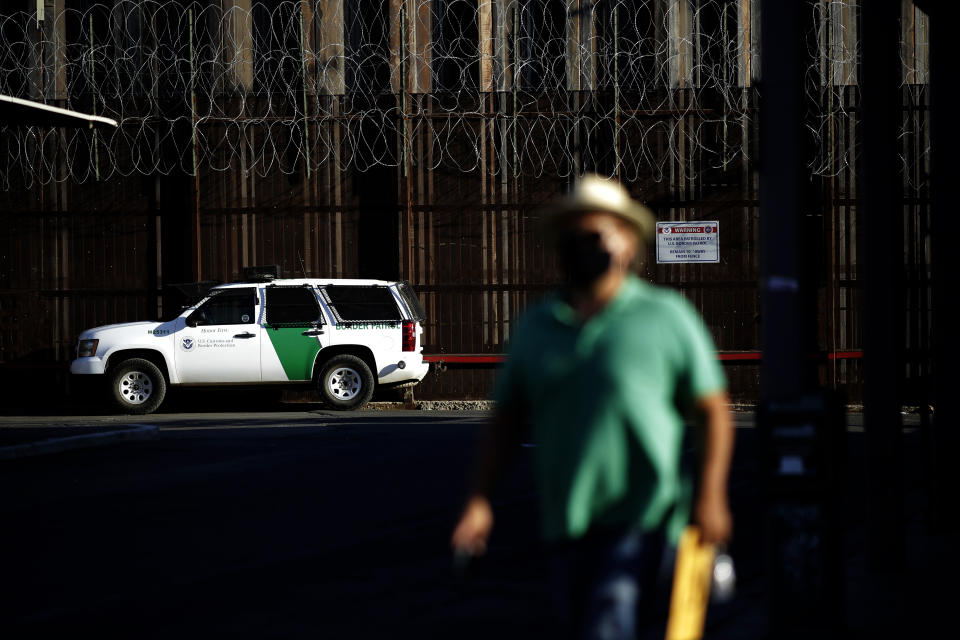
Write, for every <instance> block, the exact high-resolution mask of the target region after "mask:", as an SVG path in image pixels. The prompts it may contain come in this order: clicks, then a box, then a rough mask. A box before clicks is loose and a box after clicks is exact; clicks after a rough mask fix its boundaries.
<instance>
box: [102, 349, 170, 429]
mask: <svg viewBox="0 0 960 640" xmlns="http://www.w3.org/2000/svg"><path fill="white" fill-rule="evenodd" d="M110 391H111V393H112V394H113V401H114V403H115V404H116V405H117V407H119V408H120V410H121V411H123V412H124V413H132V414H136V415H143V414H145V413H153V412H154V411H156V410H157V407H159V406H160V403H161V402H163V397H164V396H165V395H166V394H167V381H166V380H165V379H164V377H163V374H162V373H161V372H160V369H158V368H157V365H155V364H153V363H152V362H150V361H149V360H144V359H143V358H131V359H129V360H124V361H123V362H121V363H120V364H118V365H117V366H116V367H114V368H113V369H111V371H110Z"/></svg>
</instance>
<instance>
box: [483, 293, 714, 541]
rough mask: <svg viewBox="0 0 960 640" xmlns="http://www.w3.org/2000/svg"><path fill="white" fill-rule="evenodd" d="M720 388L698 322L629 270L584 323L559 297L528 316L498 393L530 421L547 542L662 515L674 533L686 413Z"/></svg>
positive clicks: (655, 521)
mask: <svg viewBox="0 0 960 640" xmlns="http://www.w3.org/2000/svg"><path fill="white" fill-rule="evenodd" d="M725 386H726V383H725V379H724V375H723V371H722V369H721V367H720V364H719V362H718V360H717V357H716V350H715V348H714V346H713V341H712V340H711V338H710V335H709V334H708V333H707V331H706V329H705V328H704V326H703V322H702V321H701V319H700V317H699V315H698V314H697V312H696V311H695V310H694V309H693V307H692V306H691V305H690V304H689V303H688V302H687V301H686V299H685V298H683V296H681V295H680V294H679V293H676V292H675V291H672V290H670V289H666V288H663V287H658V286H654V285H651V284H648V283H645V282H643V281H641V280H640V279H639V278H636V277H634V276H630V277H629V278H628V279H627V280H626V282H625V283H624V285H623V287H622V288H621V289H620V291H619V292H618V293H617V295H616V297H615V298H614V299H613V300H612V301H611V302H610V303H609V304H608V305H607V306H606V307H604V308H603V309H602V310H601V311H600V312H598V313H596V314H595V315H593V316H592V317H590V318H589V319H588V320H587V321H586V322H585V323H583V322H581V321H580V319H579V318H578V317H577V314H576V313H575V312H574V310H573V309H572V308H571V307H570V306H569V305H567V304H566V303H565V302H563V301H562V300H561V299H560V298H559V297H557V296H553V297H550V298H547V299H546V300H545V301H544V302H542V303H540V304H539V305H537V306H535V307H534V308H532V309H531V310H530V311H529V312H527V313H526V314H525V315H524V317H523V318H522V319H521V320H520V322H519V324H518V327H517V330H516V332H515V333H514V334H513V337H512V340H511V344H510V348H509V349H508V357H507V361H506V365H505V366H504V369H503V371H502V372H501V374H500V377H499V379H498V382H497V390H496V395H495V397H496V400H497V402H499V403H510V402H520V403H522V405H523V406H524V407H525V409H526V410H527V412H528V415H529V416H530V419H531V421H532V426H533V437H534V441H535V443H536V454H535V457H536V463H535V465H536V466H535V468H536V474H537V480H538V481H539V487H538V488H539V493H540V502H541V504H540V507H541V515H542V519H543V535H544V538H545V539H547V540H548V541H559V540H565V539H572V538H577V537H580V536H582V535H583V534H584V533H585V532H586V531H587V530H588V529H590V528H591V527H599V528H612V527H638V528H640V529H642V530H649V529H652V528H655V527H657V526H659V525H660V524H661V523H664V522H665V518H667V517H668V516H669V521H667V522H666V524H667V530H668V535H669V536H670V537H671V539H672V540H676V538H677V536H678V535H679V533H680V530H681V529H682V527H683V526H684V525H685V524H686V522H687V520H688V519H689V513H690V486H691V485H690V481H689V480H690V479H689V478H684V477H682V475H683V474H681V469H680V457H681V440H682V436H683V428H684V420H683V415H684V414H685V413H686V412H687V411H688V410H689V409H690V408H691V406H692V405H693V403H694V401H695V400H696V399H697V398H700V397H703V396H706V395H709V394H712V393H716V392H721V391H723V390H724V388H725ZM671 510H672V511H671Z"/></svg>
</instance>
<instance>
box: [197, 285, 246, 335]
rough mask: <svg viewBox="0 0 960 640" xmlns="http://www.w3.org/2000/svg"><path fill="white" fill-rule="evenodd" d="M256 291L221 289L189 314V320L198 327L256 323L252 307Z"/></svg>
mask: <svg viewBox="0 0 960 640" xmlns="http://www.w3.org/2000/svg"><path fill="white" fill-rule="evenodd" d="M256 304H257V296H256V289H254V288H253V287H250V288H243V289H221V290H220V291H219V293H216V294H214V296H213V297H212V298H210V299H209V300H207V301H206V302H204V303H203V304H202V305H200V307H199V308H198V309H197V310H196V311H194V312H193V313H191V314H190V320H191V321H193V322H194V323H196V325H197V326H200V325H210V324H252V323H254V322H256V321H257V316H256V314H254V307H255V306H256Z"/></svg>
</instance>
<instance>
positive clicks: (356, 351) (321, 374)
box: [70, 278, 430, 414]
mask: <svg viewBox="0 0 960 640" xmlns="http://www.w3.org/2000/svg"><path fill="white" fill-rule="evenodd" d="M423 320H424V313H423V308H422V307H421V305H420V302H419V300H418V299H417V295H416V293H415V292H414V291H413V288H412V287H411V286H410V284H409V283H407V282H387V281H383V280H322V279H313V278H309V279H295V280H286V279H285V280H269V279H267V280H266V281H260V282H236V283H231V284H224V285H219V286H216V287H213V288H212V289H210V290H209V291H208V292H207V293H206V295H205V297H204V298H203V299H202V300H201V301H200V302H199V303H197V304H195V305H193V306H191V307H188V308H186V309H185V310H184V311H183V313H181V314H180V315H179V316H178V317H177V318H175V319H173V320H170V321H167V322H128V323H124V324H114V325H109V326H104V327H97V328H94V329H89V330H87V331H84V332H83V333H82V334H80V339H79V342H78V344H77V359H76V360H74V361H73V363H72V364H71V366H70V372H71V373H73V374H79V375H100V376H104V375H105V376H106V378H107V380H109V383H110V389H111V390H112V395H113V399H114V400H115V402H116V404H117V405H118V406H119V407H120V408H121V409H122V410H123V411H125V412H127V413H135V414H143V413H150V412H152V411H154V410H156V409H157V407H159V406H160V403H161V402H163V397H164V395H165V394H166V389H167V385H168V384H171V385H251V384H253V385H260V384H278V385H316V387H317V388H318V390H319V391H320V394H321V396H322V397H323V400H324V401H325V402H326V403H327V404H328V405H329V406H331V407H333V408H336V409H345V410H349V409H357V408H359V407H362V406H363V405H364V404H366V403H367V402H368V401H369V400H370V397H371V396H372V395H373V391H374V387H375V386H376V385H381V386H407V385H415V384H416V383H417V382H419V381H420V380H422V379H423V377H424V376H425V375H426V374H427V371H428V369H429V366H430V365H429V364H428V363H425V362H424V361H423V354H422V350H423V349H422V339H421V336H422V334H423V326H422V322H423Z"/></svg>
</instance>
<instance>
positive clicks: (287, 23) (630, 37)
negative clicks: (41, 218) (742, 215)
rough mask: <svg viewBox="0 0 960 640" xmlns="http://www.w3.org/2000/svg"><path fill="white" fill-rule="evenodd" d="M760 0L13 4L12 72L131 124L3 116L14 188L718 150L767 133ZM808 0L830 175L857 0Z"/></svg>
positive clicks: (685, 155) (647, 162)
mask: <svg viewBox="0 0 960 640" xmlns="http://www.w3.org/2000/svg"><path fill="white" fill-rule="evenodd" d="M757 4H758V2H757V1H756V0H753V1H751V0H609V1H606V2H603V1H600V2H586V1H584V2H582V3H581V2H579V1H577V0H390V1H389V2H387V1H384V2H374V1H371V0H356V1H351V0H303V1H301V0H286V1H279V2H270V3H265V2H259V1H257V0H252V1H251V0H223V1H222V2H218V3H201V2H192V3H186V2H182V3H173V2H159V1H150V0H148V1H134V0H115V1H114V2H113V3H112V4H110V5H106V4H96V5H93V6H90V7H89V8H86V9H84V10H78V9H66V10H62V11H59V12H55V13H52V14H51V13H50V12H49V11H48V12H47V14H46V15H45V16H44V21H43V22H42V23H39V22H38V20H37V15H36V14H35V13H33V12H30V13H27V12H17V13H12V14H7V15H2V14H0V37H2V40H3V43H4V46H3V47H2V48H0V93H3V94H6V95H12V96H17V97H23V98H28V99H33V100H41V101H45V102H47V103H51V104H55V105H57V106H63V107H66V108H69V109H75V110H80V111H84V112H87V113H93V114H96V115H104V116H108V117H111V118H114V119H116V120H117V121H118V122H119V124H120V126H119V127H118V128H117V129H116V130H114V131H106V132H105V131H96V132H95V131H91V130H85V129H65V128H61V129H55V128H42V127H7V128H6V129H5V130H4V135H3V136H2V137H0V144H2V146H3V147H4V149H3V152H4V153H3V156H4V160H3V162H4V163H5V165H6V166H5V167H4V171H2V172H0V173H2V177H0V182H2V184H0V188H4V189H9V188H10V176H11V175H12V173H13V172H19V173H20V174H21V175H22V184H23V185H24V186H26V187H30V186H31V185H33V184H36V183H41V184H46V183H49V182H52V181H66V180H72V181H76V182H80V183H82V182H86V181H90V180H106V179H110V178H112V177H116V176H129V175H132V174H143V175H156V174H164V175H167V174H170V173H172V172H185V173H187V174H190V175H197V174H198V173H200V174H202V173H204V172H223V171H230V170H238V169H240V168H241V167H242V168H243V170H244V171H247V172H255V173H256V174H258V175H261V176H266V175H268V174H270V173H272V172H276V171H279V172H283V173H286V174H292V173H296V172H307V173H309V172H310V171H316V170H317V169H318V168H320V167H321V166H325V165H329V164H330V163H333V165H334V166H335V167H337V168H339V169H340V170H351V169H352V170H357V171H365V170H368V169H370V168H371V167H374V166H378V165H379V166H391V167H393V166H395V167H400V166H401V165H403V164H404V163H416V164H418V165H420V166H422V167H424V168H426V169H428V170H431V169H437V168H440V167H444V168H452V169H455V170H460V171H465V172H469V171H477V170H483V171H487V172H492V173H495V174H499V173H501V172H508V173H509V174H511V175H514V176H516V175H521V174H523V175H532V176H544V175H555V176H561V177H562V176H569V175H572V174H576V173H578V172H582V171H584V170H587V169H590V170H594V171H600V172H603V173H607V174H609V175H617V176H619V177H620V178H621V179H623V180H627V181H633V180H638V179H641V178H644V179H650V180H653V181H662V180H664V179H665V178H667V177H668V176H669V175H670V172H671V167H672V166H674V165H675V164H677V163H680V164H682V165H683V166H685V167H687V169H686V170H687V171H693V170H695V169H696V168H698V167H699V169H701V170H702V169H703V168H718V169H721V170H722V169H724V168H726V167H728V166H730V165H731V164H734V163H741V162H743V160H744V159H745V157H746V155H747V154H748V152H749V146H750V137H751V136H752V135H754V133H755V132H754V129H755V127H754V122H755V111H756V106H755V105H756V91H757V88H756V87H757V84H758V82H757V81H758V77H759V55H760V51H759V12H758V10H757V7H756V5H757ZM810 6H811V10H812V11H813V12H814V15H813V16H812V19H811V22H810V24H811V25H813V27H812V29H811V30H810V32H809V33H808V38H807V41H808V45H809V49H810V51H809V59H810V61H811V62H810V65H809V68H808V74H807V78H806V83H805V84H806V86H807V88H808V95H809V100H808V103H809V105H810V107H809V114H808V119H807V122H808V127H809V128H810V131H811V135H812V136H813V137H814V139H815V140H816V141H817V142H818V144H816V145H814V148H815V149H816V150H815V151H814V152H813V153H814V155H813V156H812V157H810V158H809V159H808V164H809V168H810V170H811V171H812V172H813V173H814V174H818V175H831V174H834V173H836V172H838V171H840V170H841V168H842V167H844V166H847V165H849V164H850V163H851V162H852V158H851V157H850V154H852V153H855V147H853V146H851V147H849V148H845V149H842V150H840V151H839V152H838V150H837V148H836V147H835V145H830V144H828V143H827V141H828V138H829V136H830V135H831V133H830V132H831V130H832V127H833V124H834V123H835V121H836V120H837V119H838V118H850V117H852V116H853V111H854V109H855V104H854V103H851V101H850V100H849V99H845V98H844V96H847V95H848V93H847V92H846V91H845V90H846V88H848V87H849V86H850V85H855V84H856V82H857V77H856V74H857V64H856V63H857V56H858V49H857V42H856V37H855V36H856V33H855V30H856V22H855V21H856V18H855V16H856V11H855V9H856V2H823V1H820V2H812V3H811V4H810ZM751 8H752V9H751ZM852 9H854V10H852ZM906 64H907V63H906V61H905V65H906ZM905 75H906V74H905ZM415 143H416V144H415ZM694 157H696V158H697V160H696V162H695V163H694V162H692V161H691V159H692V158H694ZM694 165H695V166H694Z"/></svg>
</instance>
